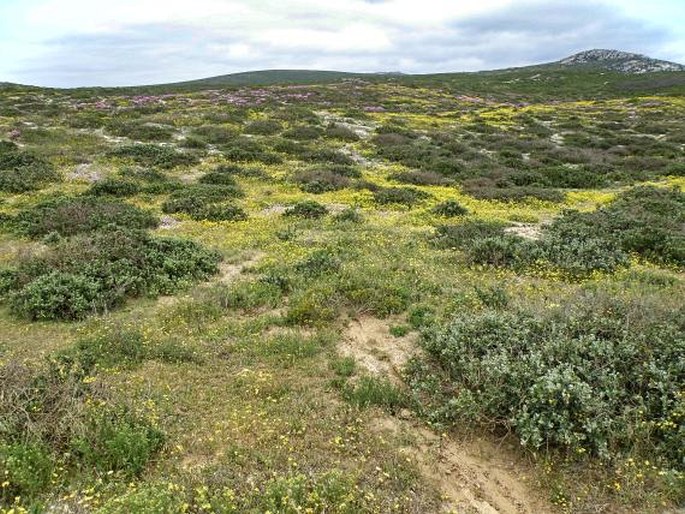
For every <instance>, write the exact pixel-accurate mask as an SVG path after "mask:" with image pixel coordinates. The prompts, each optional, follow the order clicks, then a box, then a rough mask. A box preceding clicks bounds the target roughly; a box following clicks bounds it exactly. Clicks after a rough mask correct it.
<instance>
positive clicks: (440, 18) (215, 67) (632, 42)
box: [0, 0, 685, 86]
mask: <svg viewBox="0 0 685 514" xmlns="http://www.w3.org/2000/svg"><path fill="white" fill-rule="evenodd" d="M613 1H614V0H606V1H592V0H580V1H576V2H574V3H569V2H567V1H565V0H564V1H562V0H551V1H549V0H548V1H542V0H527V1H518V0H481V1H479V2H468V3H466V4H467V5H466V6H465V5H464V4H465V3H464V2H455V1H454V0H424V1H422V2H416V1H415V0H411V1H410V0H373V1H370V0H330V1H329V2H326V3H325V4H324V3H321V2H320V0H251V1H250V2H247V1H246V0H244V1H238V0H235V1H229V0H194V1H193V2H187V0H184V1H181V0H167V1H166V2H165V4H164V6H162V4H161V3H160V2H157V1H148V2H139V1H137V0H135V1H134V0H119V1H118V2H107V3H106V4H102V5H101V4H100V3H94V2H90V1H85V0H60V1H57V0H48V1H42V2H39V3H40V5H39V7H38V8H36V9H34V10H33V11H30V12H29V13H28V14H27V15H26V19H27V20H28V22H27V23H28V26H30V27H32V30H33V31H34V32H32V33H33V34H34V35H40V31H41V30H42V31H43V32H44V34H43V35H42V37H41V38H38V40H36V41H33V45H35V46H32V47H31V48H35V49H36V51H35V52H33V54H32V55H30V56H29V55H24V56H22V58H21V59H19V60H18V61H17V62H15V63H13V65H14V66H13V68H14V76H16V77H19V78H20V79H21V81H23V82H29V83H36V84H43V85H53V86H75V85H126V84H142V83H160V82H172V81H180V80H188V79H194V78H199V77H205V76H214V75H221V74H225V73H231V72H237V71H245V70H254V69H269V68H300V69H304V68H317V69H339V70H348V71H398V70H401V71H405V72H415V73H429V72H445V71H472V70H479V69H493V68H500V67H510V66H518V65H525V64H532V63H537V62H544V61H549V60H556V59H559V58H561V57H564V56H566V55H568V54H571V53H573V52H576V51H580V50H584V49H587V48H594V47H600V48H618V49H622V50H631V51H639V52H641V53H649V54H652V53H654V54H655V56H656V57H664V56H663V55H660V54H659V52H665V51H667V52H668V53H669V55H674V56H679V55H685V43H684V42H683V41H682V37H681V36H680V35H679V34H678V33H677V32H675V31H669V30H667V29H665V28H664V25H663V24H655V23H653V22H652V23H649V22H645V21H641V20H639V19H637V18H633V17H629V16H628V15H626V14H624V13H623V11H621V10H620V9H619V8H617V7H616V6H615V5H611V4H610V3H609V2H613ZM664 1H665V0H664ZM0 28H1V27H0ZM0 50H2V41H1V38H0ZM665 57H668V55H667V56H665ZM5 66H7V64H6V65H5ZM0 72H2V69H1V68H0ZM2 79H3V77H2V76H0V80H2Z"/></svg>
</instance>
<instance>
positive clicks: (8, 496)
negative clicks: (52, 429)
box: [0, 442, 54, 507]
mask: <svg viewBox="0 0 685 514" xmlns="http://www.w3.org/2000/svg"><path fill="white" fill-rule="evenodd" d="M53 467H54V464H53V462H52V458H51V455H50V454H49V452H48V450H47V449H46V448H45V447H44V446H43V445H41V444H30V443H10V444H3V443H2V442H0V470H2V480H3V486H2V488H0V507H1V506H2V505H11V504H12V503H13V502H14V498H16V497H17V496H19V497H22V498H35V497H36V496H38V495H39V494H40V493H42V492H43V491H44V490H45V489H46V488H47V486H48V485H49V484H50V479H51V478H52V472H53Z"/></svg>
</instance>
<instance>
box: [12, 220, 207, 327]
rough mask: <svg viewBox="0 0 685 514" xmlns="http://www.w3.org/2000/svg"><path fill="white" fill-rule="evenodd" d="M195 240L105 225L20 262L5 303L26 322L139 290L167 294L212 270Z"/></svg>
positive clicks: (83, 310)
mask: <svg viewBox="0 0 685 514" xmlns="http://www.w3.org/2000/svg"><path fill="white" fill-rule="evenodd" d="M218 261H219V256H218V255H217V254H215V253H213V252H210V251H207V250H205V249H203V248H202V247H200V246H198V245H197V244H195V243H193V242H191V241H186V240H181V239H172V238H152V237H150V236H149V235H147V234H146V233H145V232H142V231H139V230H132V229H124V228H121V227H116V226H108V227H106V228H103V229H100V230H98V231H96V232H93V233H90V234H83V235H80V236H76V237H74V238H71V239H65V240H62V241H60V242H58V243H57V244H56V245H55V246H53V247H52V248H51V249H50V251H49V252H47V253H45V254H41V255H39V256H36V257H32V258H28V259H26V260H25V261H23V262H21V263H20V265H19V267H18V271H17V279H16V281H15V282H14V284H13V290H14V292H12V293H10V295H9V298H8V301H9V305H10V309H11V310H12V311H13V312H14V313H15V314H17V315H19V316H22V317H26V318H28V319H31V320H53V319H66V320H72V319H81V318H84V317H86V316H88V315H90V314H94V313H99V312H105V311H107V310H109V309H111V308H114V307H116V306H118V305H121V304H122V303H123V302H124V301H125V300H126V298H128V297H133V296H139V295H142V294H149V295H157V294H168V293H171V292H174V291H176V290H178V289H179V288H182V287H186V286H188V285H189V284H191V283H193V282H196V281H199V280H204V279H206V278H208V277H209V276H211V275H213V274H215V273H216V272H217V263H218Z"/></svg>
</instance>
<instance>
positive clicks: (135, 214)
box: [15, 196, 158, 238]
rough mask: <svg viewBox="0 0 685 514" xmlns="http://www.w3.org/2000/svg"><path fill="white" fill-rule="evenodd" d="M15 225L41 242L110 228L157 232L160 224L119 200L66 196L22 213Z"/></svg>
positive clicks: (155, 219)
mask: <svg viewBox="0 0 685 514" xmlns="http://www.w3.org/2000/svg"><path fill="white" fill-rule="evenodd" d="M15 224H16V226H17V228H18V230H19V231H20V232H21V233H23V234H26V235H28V236H30V237H32V238H38V237H41V236H44V235H46V234H49V233H51V232H56V233H58V234H60V235H62V236H71V235H74V234H80V233H83V232H90V231H93V230H97V229H99V228H102V227H105V226H107V225H110V224H115V225H120V226H122V227H128V228H133V229H142V228H154V227H156V226H157V224H158V220H157V217H156V216H154V215H152V214H150V213H149V212H147V211H144V210H142V209H139V208H138V207H134V206H133V205H130V204H127V203H123V202H120V201H117V200H108V199H105V198H98V197H94V196H78V197H66V196H65V197H61V198H54V199H51V200H46V201H45V202H42V203H39V204H38V205H36V206H35V207H32V208H30V209H28V210H25V211H22V212H20V213H19V214H18V215H17V217H16V220H15Z"/></svg>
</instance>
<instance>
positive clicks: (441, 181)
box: [388, 170, 454, 186]
mask: <svg viewBox="0 0 685 514" xmlns="http://www.w3.org/2000/svg"><path fill="white" fill-rule="evenodd" d="M388 178H389V179H390V180H394V181H396V182H401V183H402V184H412V185H415V186H444V185H448V184H452V183H454V181H453V180H451V179H449V178H447V177H445V176H443V175H440V174H439V173H435V172H434V171H417V170H413V171H400V172H397V173H393V174H392V175H390V176H389V177H388Z"/></svg>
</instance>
